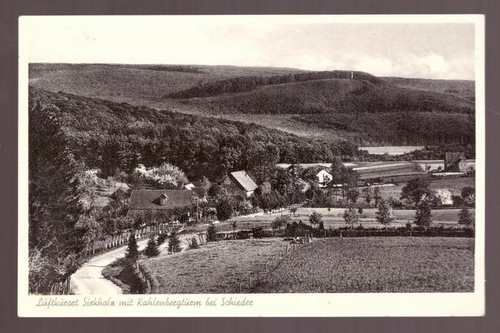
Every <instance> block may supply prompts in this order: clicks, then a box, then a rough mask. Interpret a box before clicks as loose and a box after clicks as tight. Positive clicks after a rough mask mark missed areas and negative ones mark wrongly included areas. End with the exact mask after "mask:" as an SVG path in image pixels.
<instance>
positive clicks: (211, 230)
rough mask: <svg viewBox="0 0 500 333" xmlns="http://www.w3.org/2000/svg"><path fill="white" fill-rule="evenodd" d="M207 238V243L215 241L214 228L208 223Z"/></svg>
mask: <svg viewBox="0 0 500 333" xmlns="http://www.w3.org/2000/svg"><path fill="white" fill-rule="evenodd" d="M207 238H208V241H209V242H214V241H216V240H217V236H216V232H215V226H214V224H213V223H210V225H209V226H208V229H207Z"/></svg>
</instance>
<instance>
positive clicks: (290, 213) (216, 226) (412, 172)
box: [56, 153, 475, 293]
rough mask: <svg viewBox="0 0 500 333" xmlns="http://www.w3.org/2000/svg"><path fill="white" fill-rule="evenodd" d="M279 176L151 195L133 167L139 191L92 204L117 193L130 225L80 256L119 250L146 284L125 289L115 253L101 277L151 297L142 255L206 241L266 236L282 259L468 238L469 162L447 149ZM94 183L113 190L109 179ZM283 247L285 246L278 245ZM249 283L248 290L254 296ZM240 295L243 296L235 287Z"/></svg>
mask: <svg viewBox="0 0 500 333" xmlns="http://www.w3.org/2000/svg"><path fill="white" fill-rule="evenodd" d="M333 169H335V170H336V171H333ZM276 170H277V171H278V172H279V173H281V174H282V175H285V176H286V178H285V179H287V181H286V182H285V184H284V186H282V187H281V190H282V191H283V192H282V193H280V191H279V190H273V188H272V186H271V184H269V183H267V184H257V183H256V182H255V181H254V180H253V178H252V176H251V174H249V173H248V172H246V171H245V170H238V171H233V172H229V173H228V175H227V177H225V178H224V179H223V180H222V181H221V182H220V183H218V184H210V182H207V181H205V182H191V183H186V184H182V183H179V184H178V186H182V188H179V189H158V188H154V184H156V186H158V184H159V183H158V182H154V181H152V182H148V179H149V180H151V179H153V178H156V179H157V180H158V178H159V177H160V176H159V175H158V174H154V173H151V170H149V171H148V169H147V168H145V167H144V166H139V167H138V168H137V169H136V172H135V173H136V175H141V176H140V177H142V179H143V182H141V187H142V188H140V189H135V188H130V186H129V185H128V184H126V183H119V182H116V181H115V183H114V187H113V188H115V189H116V191H115V192H114V193H110V192H102V193H101V195H100V196H101V198H99V199H98V200H97V201H99V202H100V205H103V206H104V205H106V206H105V207H109V206H113V205H114V203H115V202H116V199H117V197H121V198H122V199H123V202H122V204H123V205H125V206H123V207H122V211H124V212H125V213H124V214H123V219H124V220H128V221H129V222H128V224H125V226H127V225H132V226H133V227H132V228H127V227H126V228H125V229H121V230H120V229H115V230H112V231H111V232H110V233H108V235H107V236H103V237H101V238H100V239H96V240H94V241H92V242H90V243H89V245H88V246H87V248H86V249H85V250H84V253H85V255H87V256H89V257H90V258H93V257H94V258H99V255H100V256H101V257H103V258H104V257H105V256H106V253H107V252H108V251H111V250H112V249H114V248H121V249H122V250H121V252H120V253H124V254H125V256H126V258H128V259H129V260H133V262H134V263H135V264H134V265H133V267H132V272H135V273H132V275H136V277H137V280H136V281H143V282H142V287H137V286H135V287H134V286H127V283H128V284H130V277H129V278H126V279H125V282H123V281H121V282H120V279H121V280H123V277H121V278H120V277H119V276H120V275H123V274H122V272H123V271H122V270H123V269H127V266H120V265H123V261H120V260H122V259H117V260H118V261H117V262H121V264H120V265H118V266H116V263H115V262H113V261H114V260H115V259H116V258H117V257H116V256H114V257H113V258H115V259H113V260H108V264H110V266H108V268H105V269H104V271H103V272H102V274H103V275H104V276H105V277H107V278H108V279H110V280H111V281H113V283H115V284H116V283H117V282H118V283H119V285H121V286H122V288H123V286H124V283H125V290H129V292H132V293H137V292H138V293H145V292H147V293H149V292H151V291H152V288H153V289H154V288H159V287H158V286H156V287H152V286H151V283H153V282H151V281H149V280H151V274H153V275H154V273H151V272H149V273H147V272H146V270H147V269H146V268H145V267H148V259H147V258H155V257H158V258H162V257H165V256H167V257H165V258H168V257H171V256H172V260H180V259H181V258H178V259H174V258H176V257H177V256H178V255H179V254H182V253H185V252H188V253H194V252H196V251H192V250H197V249H200V248H203V247H206V246H209V247H210V246H214V245H213V244H219V246H226V245H223V244H226V243H227V242H229V243H230V244H233V243H232V242H237V243H238V242H243V243H240V244H244V242H245V241H246V242H248V241H261V240H265V239H267V240H268V241H272V242H276V241H278V243H272V244H273V245H272V246H274V247H275V246H278V247H279V248H280V250H278V251H279V253H280V255H281V256H284V255H288V254H289V253H291V252H292V249H296V246H297V244H299V246H300V244H307V243H311V242H314V239H321V238H327V237H328V238H329V237H340V238H342V237H344V238H345V237H367V236H368V237H373V236H379V237H380V236H383V237H387V236H418V235H421V236H426V235H427V236H434V237H436V236H439V237H472V236H473V226H474V221H473V220H474V218H473V213H474V179H475V177H474V160H466V159H465V158H464V156H463V154H459V153H446V155H445V159H444V160H442V161H439V160H432V161H430V160H427V161H422V160H416V161H395V162H358V163H354V162H348V163H340V164H339V160H338V159H337V165H335V163H333V164H328V163H306V164H277V165H276ZM93 176H94V177H96V176H95V174H94V175H93ZM148 177H150V178H148ZM101 183H102V184H101V185H103V184H104V183H107V185H110V181H107V182H104V181H103V180H101ZM412 183H414V184H418V185H419V186H417V187H418V188H414V189H413V191H414V192H416V193H418V194H417V196H418V195H420V196H421V202H420V203H419V200H418V197H415V193H411V192H408V193H407V195H406V196H405V195H404V194H402V193H403V192H405V191H406V190H405V189H404V188H405V187H406V188H408V187H409V186H408V184H412ZM163 185H164V184H163ZM108 191H109V189H108ZM287 191H288V193H287ZM292 191H296V192H297V193H290V192H292ZM106 193H107V194H106ZM127 196H130V197H129V198H127ZM423 202H425V203H429V205H427V206H426V207H428V208H427V209H428V212H425V211H421V208H420V207H421V206H425V205H422V203H423ZM431 209H432V217H431ZM471 212H472V213H471ZM419 214H420V216H422V214H424V215H425V214H427V217H426V216H424V217H419ZM464 214H465V215H464ZM280 242H282V244H286V246H285V245H276V244H280ZM137 244H139V245H137ZM209 244H212V245H209ZM234 244H236V243H234ZM250 244H253V243H250ZM268 245H269V244H267V243H266V244H265V246H264V247H263V248H266V247H267V246H268ZM124 246H126V247H127V248H126V249H125V248H124ZM238 246H240V245H238ZM252 246H255V244H254V245H252ZM283 246H285V247H283ZM292 246H293V247H292ZM212 250H213V249H212ZM274 250H276V249H274ZM96 256H97V257H96ZM90 263H91V265H92V259H91V261H90ZM269 265H271V264H269ZM267 266H268V264H265V269H266V271H267V269H268V267H267ZM117 267H118V268H117ZM269 267H271V266H269ZM93 269H95V268H93ZM149 269H151V268H149ZM82 272H83V273H82ZM82 274H88V272H87V271H86V269H85V266H84V267H83V268H82V269H80V270H79V271H77V272H76V273H75V274H74V275H73V276H72V279H68V280H67V281H65V282H64V283H61V284H60V287H59V288H62V289H64V288H70V289H68V292H69V290H71V292H73V293H74V292H76V293H82V292H83V290H86V289H85V286H82V285H80V284H81V281H82V279H79V276H81V275H82ZM129 274H130V272H129ZM99 275H100V273H99ZM153 279H154V278H153ZM71 280H73V281H71ZM127 281H128V282H127ZM148 281H149V282H148ZM155 281H156V280H155ZM255 281H256V280H254V282H253V284H251V288H250V287H247V289H246V291H245V292H251V291H250V290H254V289H253V288H254V287H255V283H256V282H255ZM155 283H157V282H155ZM139 284H141V283H139ZM248 288H250V289H248ZM56 289H57V288H56ZM195 289H196V288H195ZM243 289H245V288H243ZM119 290H121V289H119ZM232 290H233V291H234V289H232ZM238 290H239V292H242V287H241V283H240V284H239V285H238ZM191 291H192V292H194V291H196V290H191ZM191 291H189V289H183V290H182V292H191ZM179 292H180V291H179Z"/></svg>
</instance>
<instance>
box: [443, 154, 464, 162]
mask: <svg viewBox="0 0 500 333" xmlns="http://www.w3.org/2000/svg"><path fill="white" fill-rule="evenodd" d="M461 160H465V155H464V154H463V153H445V154H444V162H445V163H449V164H453V163H456V162H459V161H461Z"/></svg>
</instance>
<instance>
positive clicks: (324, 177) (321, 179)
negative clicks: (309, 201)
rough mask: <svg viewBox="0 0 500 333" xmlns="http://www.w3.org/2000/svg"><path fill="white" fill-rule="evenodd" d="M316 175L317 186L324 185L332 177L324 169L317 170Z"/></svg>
mask: <svg viewBox="0 0 500 333" xmlns="http://www.w3.org/2000/svg"><path fill="white" fill-rule="evenodd" d="M316 177H317V178H318V184H319V187H325V186H326V185H327V184H328V183H329V182H330V181H331V180H332V179H333V177H332V175H331V174H330V173H329V172H328V171H326V170H324V169H322V170H321V171H320V172H318V173H317V174H316Z"/></svg>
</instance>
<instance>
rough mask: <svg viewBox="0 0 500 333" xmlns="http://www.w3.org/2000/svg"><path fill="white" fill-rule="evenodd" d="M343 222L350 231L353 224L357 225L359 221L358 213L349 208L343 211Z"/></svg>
mask: <svg viewBox="0 0 500 333" xmlns="http://www.w3.org/2000/svg"><path fill="white" fill-rule="evenodd" d="M343 217H344V221H345V223H347V224H348V225H349V227H350V228H351V230H352V229H353V228H354V223H357V222H358V221H359V215H358V212H357V211H356V209H355V208H354V207H352V206H351V207H349V208H348V209H346V210H345V211H344V215H343Z"/></svg>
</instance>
